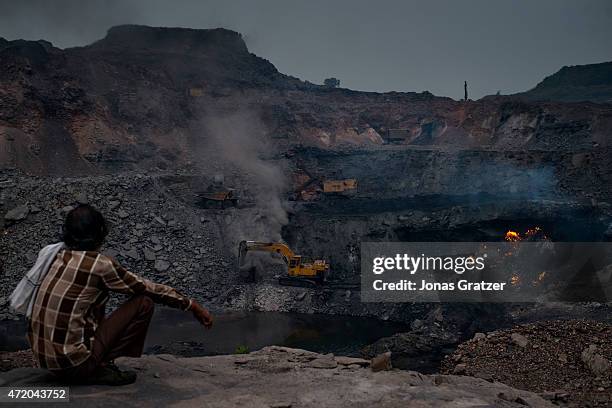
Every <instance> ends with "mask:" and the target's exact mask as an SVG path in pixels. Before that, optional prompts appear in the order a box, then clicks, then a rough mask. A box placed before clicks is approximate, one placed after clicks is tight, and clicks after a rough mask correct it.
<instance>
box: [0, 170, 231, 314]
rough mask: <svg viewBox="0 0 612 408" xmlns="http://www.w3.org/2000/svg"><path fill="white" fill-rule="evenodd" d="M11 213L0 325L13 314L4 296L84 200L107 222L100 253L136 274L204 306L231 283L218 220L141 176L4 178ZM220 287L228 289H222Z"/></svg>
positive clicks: (5, 232) (4, 242)
mask: <svg viewBox="0 0 612 408" xmlns="http://www.w3.org/2000/svg"><path fill="white" fill-rule="evenodd" d="M0 185H2V190H1V191H2V192H1V193H0V194H1V196H0V199H1V206H2V209H3V210H4V211H3V212H4V213H6V216H5V219H4V223H5V225H4V228H3V229H2V233H1V234H2V238H1V240H0V253H2V257H1V259H2V264H1V265H0V266H1V268H2V273H1V275H0V279H1V281H0V282H1V285H0V303H1V305H0V306H1V307H2V310H1V312H0V320H1V319H4V318H10V317H13V316H12V315H11V314H10V311H9V310H8V307H7V306H8V305H7V304H6V303H7V299H8V296H9V295H10V293H11V291H12V289H13V288H14V286H15V284H16V283H17V282H18V281H19V279H21V277H22V276H23V275H24V273H25V272H26V271H27V269H29V268H30V266H31V265H32V264H33V263H34V261H35V259H36V256H37V253H38V251H39V250H40V249H41V248H42V247H43V246H45V245H48V244H50V243H54V242H57V241H59V240H61V230H62V223H63V220H64V217H65V215H66V214H67V212H68V211H70V210H71V209H72V208H74V206H75V205H77V204H79V203H85V202H87V203H90V204H92V205H94V206H95V207H97V208H99V209H100V210H101V211H102V213H103V214H104V215H105V217H106V218H107V221H108V223H109V224H110V225H109V227H110V234H109V236H108V238H107V241H106V243H105V245H104V247H103V249H102V252H103V253H105V254H107V255H109V256H112V257H115V258H116V259H117V260H118V261H119V262H120V263H121V264H123V265H124V266H125V267H126V268H128V269H130V270H131V271H133V272H135V273H137V274H139V275H141V276H144V277H145V278H148V279H151V280H153V281H155V282H159V283H165V284H168V285H172V286H173V287H175V288H176V289H177V290H179V291H181V292H183V293H185V294H187V295H189V296H193V297H195V298H197V299H199V300H201V301H203V302H205V301H208V300H210V299H212V298H214V297H215V296H216V295H217V294H218V293H219V292H221V291H222V290H223V288H224V286H223V285H227V284H228V283H229V282H231V281H232V277H233V276H234V268H233V265H230V262H229V259H227V254H226V253H225V251H224V249H222V248H219V246H218V242H219V241H218V240H216V239H215V237H216V236H217V233H216V231H215V226H214V224H213V223H202V222H200V217H201V216H202V214H200V213H197V209H193V208H190V207H188V206H186V205H185V204H184V203H182V202H181V201H179V199H177V198H173V197H172V196H171V195H168V194H166V193H165V191H164V189H163V188H161V187H160V184H159V179H158V178H157V177H155V176H150V175H144V174H140V173H133V174H122V175H113V176H88V177H86V178H50V177H49V178H38V177H29V176H27V177H26V176H23V175H19V174H17V173H15V172H8V171H5V172H2V173H0ZM222 283H223V284H222Z"/></svg>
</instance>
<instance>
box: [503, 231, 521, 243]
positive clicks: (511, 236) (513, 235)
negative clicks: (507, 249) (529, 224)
mask: <svg viewBox="0 0 612 408" xmlns="http://www.w3.org/2000/svg"><path fill="white" fill-rule="evenodd" d="M504 239H505V240H506V241H508V242H517V241H520V240H522V238H521V234H519V233H518V232H516V231H512V230H509V231H508V232H506V236H505V237H504Z"/></svg>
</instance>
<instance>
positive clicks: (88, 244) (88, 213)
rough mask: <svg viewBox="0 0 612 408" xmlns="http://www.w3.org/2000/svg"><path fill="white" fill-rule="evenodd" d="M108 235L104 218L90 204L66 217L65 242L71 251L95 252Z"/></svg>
mask: <svg viewBox="0 0 612 408" xmlns="http://www.w3.org/2000/svg"><path fill="white" fill-rule="evenodd" d="M107 234H108V228H107V226H106V221H105V220H104V217H103V216H102V214H101V213H100V212H99V211H98V210H96V209H95V208H94V207H92V206H91V205H89V204H81V205H79V206H78V207H76V208H74V209H72V210H70V212H69V213H68V215H66V221H65V222H64V237H63V241H64V243H65V244H66V246H67V247H68V248H70V249H75V250H77V251H95V250H97V249H98V248H99V247H100V246H101V245H102V243H103V242H104V238H106V235H107Z"/></svg>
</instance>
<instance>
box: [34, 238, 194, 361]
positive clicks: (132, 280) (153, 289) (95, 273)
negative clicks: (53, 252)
mask: <svg viewBox="0 0 612 408" xmlns="http://www.w3.org/2000/svg"><path fill="white" fill-rule="evenodd" d="M109 291H114V292H120V293H125V294H131V295H136V294H145V295H147V296H150V297H151V298H152V299H153V301H155V302H156V303H162V304H165V305H167V306H171V307H175V308H179V309H184V310H188V309H189V307H190V306H191V300H190V299H189V298H187V297H185V296H183V295H182V294H180V293H179V292H177V291H176V290H174V289H173V288H171V287H169V286H165V285H160V284H156V283H153V282H151V281H149V280H146V279H144V278H141V277H139V276H137V275H135V274H133V273H131V272H129V271H127V270H126V269H125V268H123V267H122V266H121V265H119V264H118V263H117V261H115V260H114V259H112V258H109V257H107V256H104V255H102V254H100V253H98V252H91V251H73V250H69V249H65V250H62V251H60V252H59V253H58V254H57V258H56V259H55V261H54V262H53V264H52V265H51V268H50V269H49V272H48V273H47V275H46V276H45V278H44V279H43V281H42V283H41V285H40V289H39V291H38V294H37V296H36V300H35V303H34V307H33V309H32V318H31V321H30V328H29V332H28V337H29V340H30V344H31V346H32V351H33V352H34V355H35V356H36V357H37V359H38V362H39V363H40V366H41V367H43V368H48V369H51V370H53V369H62V368H68V367H73V366H76V365H79V364H80V363H82V362H84V361H85V360H86V359H87V357H89V353H90V351H89V350H90V349H91V345H92V341H93V336H94V333H95V331H96V328H97V326H98V323H99V322H100V319H101V318H102V315H103V313H100V310H103V307H104V305H105V304H106V301H107V300H108V292H109Z"/></svg>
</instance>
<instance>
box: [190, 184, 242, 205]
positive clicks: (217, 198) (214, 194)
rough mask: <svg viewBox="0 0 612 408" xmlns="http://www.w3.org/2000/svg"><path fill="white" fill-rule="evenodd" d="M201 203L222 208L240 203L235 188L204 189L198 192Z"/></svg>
mask: <svg viewBox="0 0 612 408" xmlns="http://www.w3.org/2000/svg"><path fill="white" fill-rule="evenodd" d="M197 197H198V199H199V200H200V203H201V204H202V206H203V207H204V208H221V209H225V208H226V207H236V206H237V205H238V198H237V197H236V195H235V193H234V190H231V189H228V190H220V191H203V192H200V193H198V194H197Z"/></svg>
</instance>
